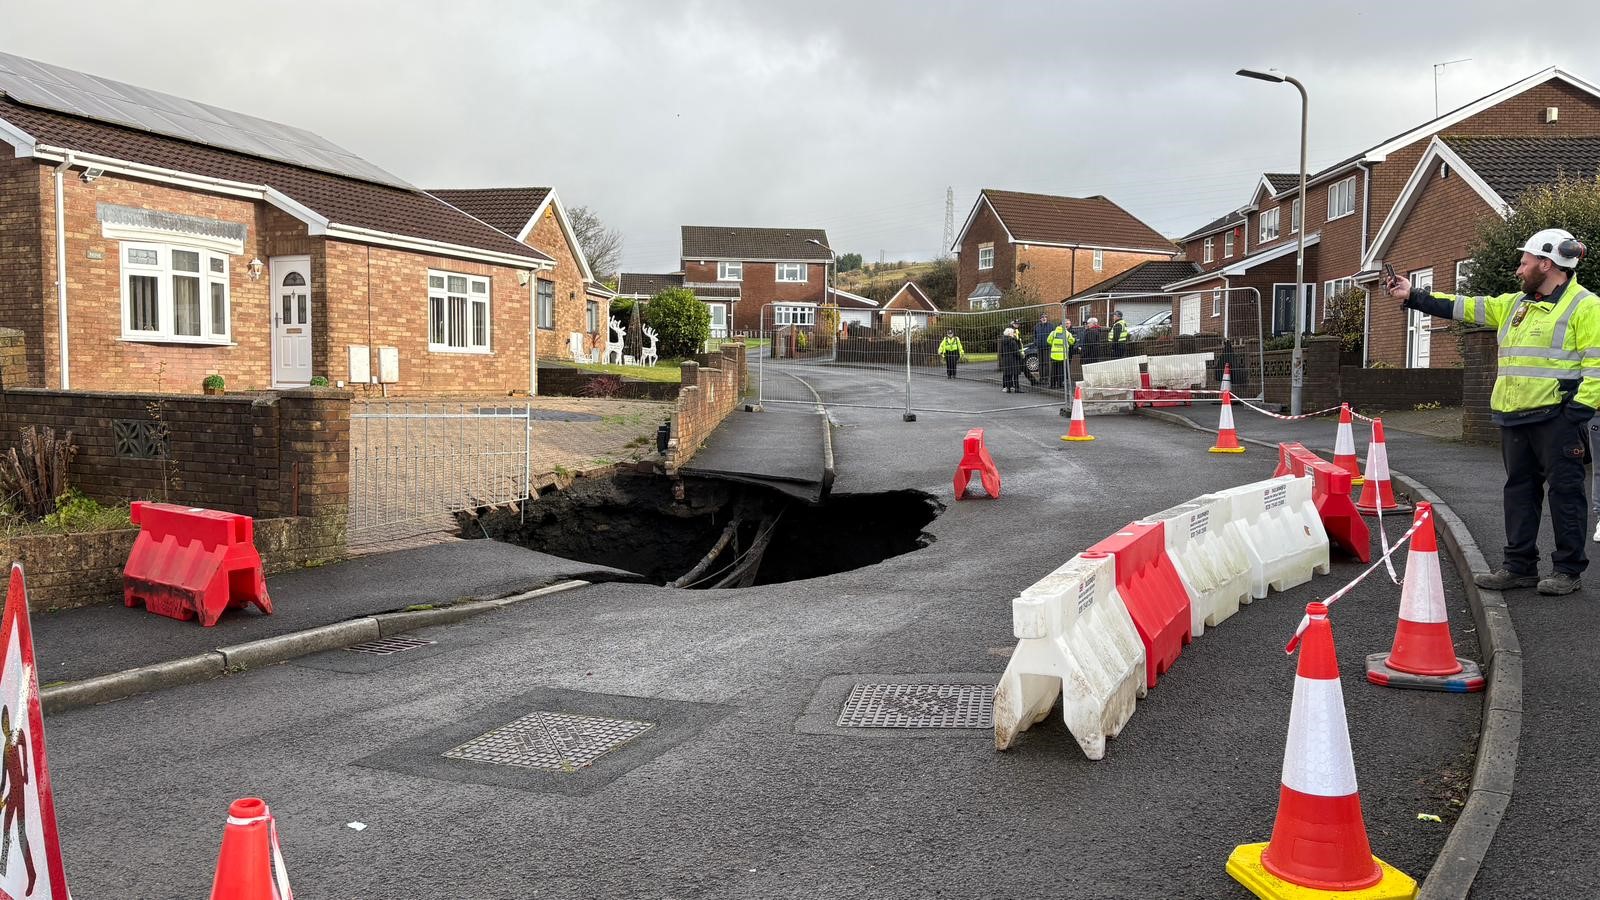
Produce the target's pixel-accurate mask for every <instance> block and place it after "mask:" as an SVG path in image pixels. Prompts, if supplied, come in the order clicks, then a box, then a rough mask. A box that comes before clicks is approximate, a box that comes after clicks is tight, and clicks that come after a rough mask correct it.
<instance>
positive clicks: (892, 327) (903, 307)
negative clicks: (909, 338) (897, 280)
mask: <svg viewBox="0 0 1600 900" xmlns="http://www.w3.org/2000/svg"><path fill="white" fill-rule="evenodd" d="M938 316H939V307H938V306H935V305H934V302H933V301H932V300H930V299H928V295H927V294H926V293H923V290H922V288H921V287H920V286H918V284H917V283H916V282H915V281H908V282H906V283H905V284H902V285H900V290H898V291H895V292H894V296H893V297H890V298H889V299H888V300H886V301H885V302H884V304H883V312H881V313H879V319H878V321H879V324H880V325H882V326H883V327H884V328H886V329H888V330H889V331H891V332H899V331H904V330H905V327H906V324H907V323H908V322H909V323H910V325H911V327H912V328H920V329H926V328H927V327H928V323H929V322H930V321H932V320H933V319H935V318H938Z"/></svg>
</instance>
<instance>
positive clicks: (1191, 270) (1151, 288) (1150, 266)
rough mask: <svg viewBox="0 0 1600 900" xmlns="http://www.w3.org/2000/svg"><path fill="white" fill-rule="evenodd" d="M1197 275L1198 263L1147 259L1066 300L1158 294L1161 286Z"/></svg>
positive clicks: (1162, 287) (1198, 271) (1162, 288)
mask: <svg viewBox="0 0 1600 900" xmlns="http://www.w3.org/2000/svg"><path fill="white" fill-rule="evenodd" d="M1199 273H1200V264H1199V263H1194V262H1189V261H1188V260H1151V261H1149V262H1142V263H1140V264H1138V265H1137V266H1134V267H1133V268H1131V269H1129V270H1128V271H1126V272H1122V273H1120V274H1118V275H1113V276H1112V277H1110V278H1107V279H1106V280H1105V281H1102V282H1100V283H1099V284H1097V285H1095V286H1094V287H1092V288H1088V289H1086V290H1082V291H1079V292H1077V293H1076V294H1073V295H1072V296H1071V297H1068V298H1067V299H1068V300H1076V299H1078V298H1079V297H1090V296H1095V295H1097V294H1159V293H1162V292H1163V290H1164V288H1165V286H1166V285H1168V284H1171V283H1172V282H1174V281H1181V280H1183V279H1185V278H1188V277H1189V276H1191V275H1198V274H1199Z"/></svg>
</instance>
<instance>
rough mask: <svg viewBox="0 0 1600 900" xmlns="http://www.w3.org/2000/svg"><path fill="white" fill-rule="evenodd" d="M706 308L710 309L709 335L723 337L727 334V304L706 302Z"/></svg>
mask: <svg viewBox="0 0 1600 900" xmlns="http://www.w3.org/2000/svg"><path fill="white" fill-rule="evenodd" d="M706 309H708V310H710V311H711V336H712V337H714V338H725V337H727V336H728V304H726V303H707V304H706Z"/></svg>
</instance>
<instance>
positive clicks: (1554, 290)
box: [1387, 228, 1600, 596]
mask: <svg viewBox="0 0 1600 900" xmlns="http://www.w3.org/2000/svg"><path fill="white" fill-rule="evenodd" d="M1587 253H1588V248H1587V247H1585V246H1584V245H1583V243H1582V242H1580V241H1578V240H1576V239H1575V238H1573V236H1572V235H1571V234H1569V233H1568V232H1566V231H1564V230H1562V229H1560V228H1547V229H1545V230H1543V231H1540V232H1538V233H1536V234H1535V235H1534V236H1533V237H1530V238H1528V242H1527V243H1526V244H1524V245H1523V247H1522V258H1521V262H1520V263H1519V264H1518V265H1517V279H1518V280H1519V281H1521V282H1522V290H1521V291H1518V292H1515V293H1510V294H1501V295H1499V296H1497V297H1466V296H1457V295H1454V294H1434V293H1429V292H1428V291H1426V290H1423V289H1421V288H1412V286H1411V281H1410V279H1407V278H1402V277H1400V276H1398V275H1395V274H1393V270H1392V269H1391V270H1390V274H1389V275H1388V276H1387V287H1388V289H1389V294H1390V296H1392V297H1394V298H1395V299H1396V300H1400V301H1401V306H1402V307H1404V308H1406V309H1415V310H1418V311H1420V312H1423V313H1426V314H1428V315H1430V316H1440V317H1448V318H1451V319H1456V320H1458V321H1462V322H1470V323H1472V324H1474V325H1487V326H1489V327H1490V328H1493V329H1495V330H1496V331H1497V332H1498V333H1499V335H1498V341H1499V345H1500V352H1499V372H1498V375H1497V377H1496V378H1495V382H1494V393H1493V394H1492V395H1491V396H1490V398H1489V407H1490V409H1491V410H1492V412H1493V414H1494V421H1495V424H1497V425H1499V426H1500V451H1501V455H1502V457H1504V459H1505V467H1506V484H1505V492H1504V495H1503V498H1502V504H1503V513H1504V515H1505V523H1506V548H1505V563H1504V565H1502V566H1501V567H1500V568H1498V569H1496V570H1494V571H1493V572H1490V573H1488V574H1480V575H1476V576H1474V577H1473V581H1475V582H1477V584H1478V586H1479V587H1482V588H1488V589H1491V590H1496V591H1504V590H1510V589H1512V588H1528V587H1534V586H1537V587H1538V589H1539V593H1541V594H1546V595H1550V596H1560V595H1562V594H1570V593H1572V592H1573V591H1576V590H1578V588H1579V587H1580V586H1581V584H1580V582H1579V576H1581V575H1582V574H1583V570H1584V569H1585V568H1587V567H1588V565H1589V560H1588V557H1587V555H1586V554H1585V552H1584V538H1585V537H1586V532H1587V530H1588V529H1587V527H1586V526H1587V525H1588V514H1589V510H1588V504H1587V501H1586V500H1585V498H1584V484H1583V482H1584V471H1583V457H1584V448H1585V444H1586V442H1587V439H1588V435H1587V431H1588V427H1589V420H1590V418H1592V417H1593V416H1594V412H1595V407H1596V406H1600V300H1597V299H1595V296H1594V295H1593V294H1591V293H1589V291H1587V290H1585V289H1584V287H1583V286H1582V285H1580V284H1578V279H1577V278H1576V277H1575V275H1574V273H1575V270H1576V269H1577V267H1578V261H1579V260H1581V259H1583V257H1584V256H1585V255H1587ZM1546 493H1547V494H1548V495H1549V498H1550V524H1551V530H1552V531H1553V532H1554V533H1555V545H1556V546H1555V553H1553V554H1552V555H1551V561H1552V563H1553V564H1554V571H1553V572H1552V573H1551V574H1550V575H1549V576H1548V577H1545V578H1543V579H1541V578H1540V577H1539V574H1538V571H1539V546H1538V539H1539V520H1540V519H1541V518H1542V514H1541V511H1540V507H1541V505H1542V502H1543V500H1544V497H1543V496H1541V494H1546Z"/></svg>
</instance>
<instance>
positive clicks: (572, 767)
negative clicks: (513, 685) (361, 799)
mask: <svg viewBox="0 0 1600 900" xmlns="http://www.w3.org/2000/svg"><path fill="white" fill-rule="evenodd" d="M654 727H656V726H655V723H653V722H636V721H632V720H629V719H608V718H604V717H602V716H581V715H577V714H575V713H561V712H545V711H540V712H536V713H532V714H531V715H526V716H523V717H522V718H520V719H517V720H516V721H514V722H511V723H509V724H507V725H502V726H500V727H499V728H496V729H494V730H493V731H490V732H487V733H485V734H481V735H479V736H477V737H475V738H473V739H472V740H470V741H467V742H466V743H465V744H462V745H460V746H458V747H454V748H451V749H450V750H446V751H445V752H444V753H443V754H442V755H444V756H447V757H450V758H451V759H465V760H471V761H472V762H482V763H493V764H495V765H501V766H521V767H523V768H527V769H546V770H551V771H556V772H572V771H576V770H578V769H582V768H586V767H588V766H590V765H592V764H593V763H594V762H595V760H597V759H599V758H600V757H602V756H604V755H606V754H607V753H610V752H611V751H612V750H615V749H617V748H618V747H621V746H622V745H623V744H626V743H628V742H629V741H631V740H633V739H634V738H636V737H638V736H639V735H641V734H644V733H645V732H647V731H649V730H650V729H652V728H654Z"/></svg>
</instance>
